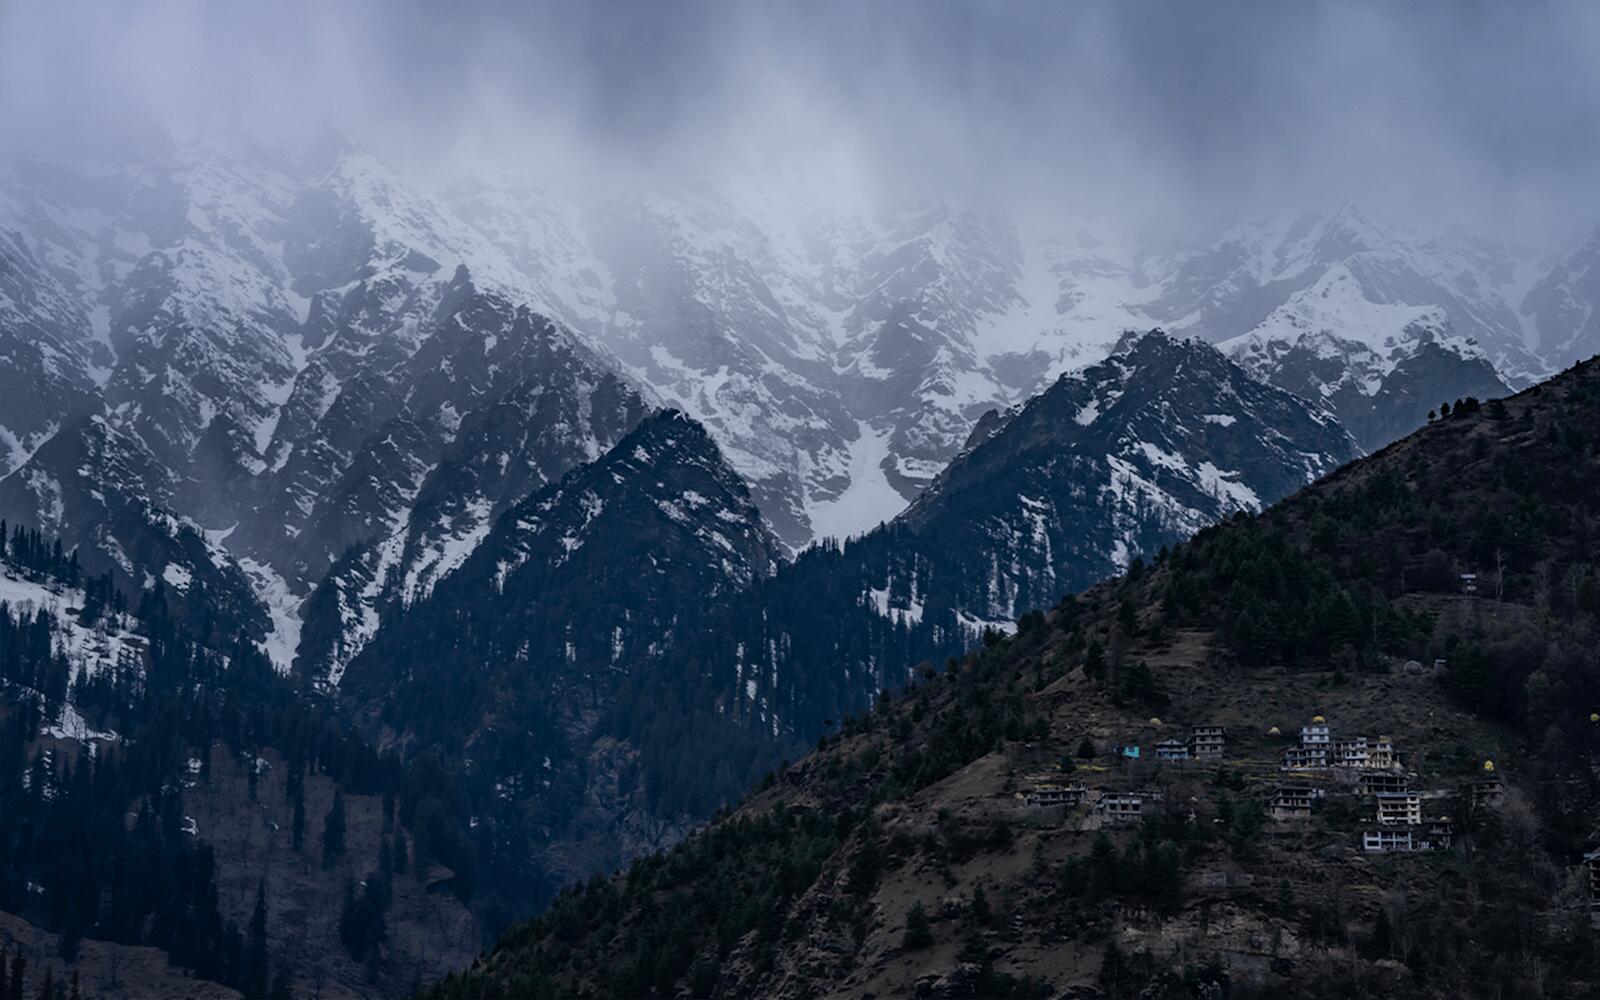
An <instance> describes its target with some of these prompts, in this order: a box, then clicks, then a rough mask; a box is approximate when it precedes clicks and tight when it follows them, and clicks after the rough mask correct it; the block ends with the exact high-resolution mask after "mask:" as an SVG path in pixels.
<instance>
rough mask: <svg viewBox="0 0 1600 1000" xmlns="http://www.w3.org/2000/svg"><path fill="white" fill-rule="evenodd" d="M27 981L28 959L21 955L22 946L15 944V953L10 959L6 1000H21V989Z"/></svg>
mask: <svg viewBox="0 0 1600 1000" xmlns="http://www.w3.org/2000/svg"><path fill="white" fill-rule="evenodd" d="M27 981H28V960H27V959H26V958H24V957H23V955H22V946H21V945H20V944H19V945H17V953H16V955H14V956H12V959H11V983H10V986H9V987H8V989H9V990H10V991H11V992H9V993H7V994H6V1000H22V990H23V987H24V986H25V985H26V983H27Z"/></svg>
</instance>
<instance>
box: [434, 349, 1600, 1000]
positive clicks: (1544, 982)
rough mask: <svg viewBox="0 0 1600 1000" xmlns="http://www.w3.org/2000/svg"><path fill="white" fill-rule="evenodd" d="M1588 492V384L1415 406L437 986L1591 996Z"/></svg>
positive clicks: (1598, 818)
mask: <svg viewBox="0 0 1600 1000" xmlns="http://www.w3.org/2000/svg"><path fill="white" fill-rule="evenodd" d="M1597 497H1600V363H1597V362H1594V361H1591V362H1587V363H1585V364H1583V365H1580V366H1578V367H1576V368H1574V369H1571V370H1569V371H1567V372H1565V373H1563V374H1562V375H1560V376H1558V377H1556V378H1555V379H1553V380H1551V381H1550V382H1548V383H1545V384H1542V385H1539V386H1536V387H1534V388H1532V389H1529V390H1527V391H1525V392H1523V393H1520V394H1519V395H1517V396H1515V397H1512V398H1510V399H1507V400H1504V401H1492V402H1488V403H1482V404H1480V403H1479V402H1478V401H1476V400H1472V399H1466V400H1460V401H1455V402H1453V403H1451V404H1448V405H1446V406H1443V407H1441V408H1440V409H1439V410H1438V412H1437V413H1436V415H1435V418H1434V419H1433V420H1432V421H1430V423H1429V426H1427V427H1426V428H1424V429H1423V430H1421V431H1419V432H1417V433H1416V434H1414V435H1412V436H1411V437H1409V438H1407V439H1405V440H1403V441H1401V442H1399V443H1397V444H1395V445H1393V446H1391V447H1389V448H1387V449H1385V450H1383V451H1382V452H1380V453H1379V454H1377V455H1375V456H1373V457H1371V458H1369V459H1364V460H1362V461H1359V462H1356V463H1354V464H1352V465H1349V466H1347V467H1345V468H1343V469H1341V470H1340V471H1338V472H1336V473H1335V474H1333V475H1331V476H1329V477H1328V478H1326V479H1324V480H1323V481H1321V482H1319V483H1317V484H1316V485H1314V486H1312V487H1310V488H1308V489H1306V490H1303V491H1301V492H1300V493H1298V494H1296V495H1295V496H1293V497H1291V498H1289V499H1288V500H1286V501H1284V502H1282V503H1280V504H1278V505H1276V506H1274V507H1273V508H1271V509H1269V510H1268V511H1267V512H1265V513H1263V514H1261V515H1259V516H1253V517H1252V516H1248V515H1244V514H1240V515H1238V516H1236V517H1235V518H1234V519H1232V520H1231V521H1230V522H1229V523H1227V524H1224V525H1221V526H1219V527H1216V528H1213V529H1209V530H1207V531H1205V532H1202V533H1201V534H1200V535H1199V536H1197V537H1196V538H1195V539H1194V540H1193V541H1191V542H1189V543H1187V544H1183V545H1179V546H1176V547H1174V548H1171V549H1166V550H1163V551H1162V552H1161V553H1160V554H1159V555H1158V556H1156V557H1155V558H1154V559H1153V560H1151V561H1149V562H1146V561H1144V560H1138V561H1135V562H1134V563H1133V564H1132V565H1131V566H1130V568H1129V571H1128V573H1127V574H1126V575H1124V576H1122V577H1120V578H1118V579H1116V580H1112V581H1108V582H1106V583H1104V584H1101V585H1098V586H1095V587H1093V588H1090V589H1089V590H1087V591H1085V592H1083V593H1081V594H1078V595H1075V596H1069V597H1067V598H1066V599H1064V600H1063V601H1061V603H1059V604H1058V605H1057V606H1056V607H1054V608H1053V609H1052V610H1051V611H1049V612H1048V613H1047V614H1030V615H1028V616H1026V617H1024V619H1023V620H1022V621H1021V622H1020V623H1019V626H1020V627H1019V630H1018V631H1017V633H1016V634H1015V636H1014V637H1011V638H1004V639H1002V638H999V637H998V636H994V635H991V641H990V642H989V643H988V644H987V646H986V648H984V649H982V650H980V651H978V652H976V653H974V654H972V655H970V656H968V657H967V658H965V659H964V660H961V661H960V662H953V663H951V664H950V665H949V666H948V668H947V669H944V670H940V671H937V672H936V671H933V670H929V671H928V672H927V674H926V676H925V677H924V678H922V679H921V680H920V681H919V683H917V684H916V685H914V686H913V687H912V688H910V689H909V690H907V691H905V692H904V693H903V694H895V695H892V696H890V695H886V696H885V697H884V698H882V699H881V700H880V703H879V705H878V707H877V708H876V709H875V710H873V711H871V712H870V713H868V714H866V715H864V716H860V717H856V718H852V719H847V720H845V721H843V722H842V723H840V724H839V726H838V728H837V730H836V732H834V733H832V734H830V735H829V736H826V737H824V738H823V739H822V740H821V741H820V742H819V744H818V746H817V748H816V749H815V750H814V751H813V752H812V753H811V754H809V755H808V756H806V757H805V758H803V759H802V760H801V761H799V762H798V763H796V764H794V765H791V766H788V767H785V768H782V769H780V770H778V771H776V772H775V773H774V774H773V775H772V776H771V777H770V779H769V780H768V781H767V782H766V783H765V785H764V786H763V788H762V789H761V790H760V791H758V792H756V793H755V794H753V795H751V796H750V797H749V798H748V799H747V800H746V801H745V802H744V803H743V804H742V805H741V806H740V807H738V808H737V809H735V810H732V811H730V812H727V813H725V814H723V815H721V816H719V817H718V819H717V820H716V821H715V822H713V823H712V824H711V825H710V826H709V827H707V828H706V829H705V830H703V831H702V832H700V833H698V834H696V835H695V836H694V837H692V838H691V839H690V840H688V841H687V842H685V843H683V844H681V845H679V846H677V847H676V848H674V849H672V850H670V851H666V852H662V853H660V854H657V855H653V856H651V857H648V858H645V859H642V860H641V861H639V862H637V863H635V864H634V865H632V866H631V867H630V868H628V869H627V870H626V871H624V872H621V873H619V874H617V875H616V876H614V877H610V878H598V877H597V878H595V879H592V880H590V881H589V882H587V883H586V884H584V885H582V886H578V887H575V888H573V889H572V890H570V891H568V892H566V893H564V894H563V895H562V896H561V897H559V898H558V899H557V901H556V902H555V904H554V905H553V906H552V907H551V909H550V911H549V912H548V913H547V914H546V915H544V916H542V917H540V918H537V919H535V920H533V921H530V922H528V923H526V924H524V925H522V926H520V927H518V928H516V929H515V930H513V931H512V932H511V933H509V934H508V935H507V936H506V937H505V938H504V939H503V941H502V942H501V944H500V945H499V947H498V948H497V949H496V950H495V951H494V952H493V953H492V954H490V955H488V956H487V957H485V958H484V959H482V960H481V961H479V962H478V963H476V964H475V965H474V966H473V967H472V968H471V969H470V970H468V971H467V972H465V973H464V974H462V975H459V976H453V977H451V978H450V979H448V980H446V981H445V982H444V983H442V984H440V985H439V986H437V987H436V988H435V990H434V991H433V995H434V996H437V997H487V996H519V997H521V996H569V995H571V996H597V997H598V996H619V997H620V996H629V997H631V996H649V995H655V996H672V995H683V994H688V995H692V996H718V997H732V996H749V995H763V996H778V997H802V996H807V997H809V996H863V995H869V994H876V995H879V996H899V995H913V994H914V995H918V996H951V997H954V996H974V995H977V996H1003V995H1019V996H1059V995H1062V994H1063V992H1064V991H1066V992H1067V994H1068V995H1079V996H1110V997H1135V996H1138V997H1179V996H1232V997H1247V996H1261V997H1266V996H1283V995H1291V994H1292V995H1295V996H1310V997H1318V996H1329V997H1332V996H1374V997H1375V996H1385V997H1389V996H1417V997H1459V996H1485V997H1488V996H1493V997H1505V996H1529V997H1532V996H1545V997H1585V996H1592V995H1593V994H1594V991H1595V989H1596V988H1597V987H1600V962H1597V959H1600V950H1597V947H1596V934H1597V933H1600V931H1597V930H1596V929H1595V928H1593V927H1592V926H1591V923H1590V917H1589V907H1590V902H1591V901H1590V899H1589V893H1588V884H1589V883H1588V878H1589V877H1588V874H1587V873H1586V872H1585V870H1584V867H1583V862H1584V854H1585V852H1586V851H1592V850H1594V849H1595V847H1596V846H1597V841H1596V838H1597V836H1600V829H1597V822H1600V779H1597V771H1596V768H1595V764H1594V757H1593V755H1594V754H1595V753H1596V751H1597V749H1600V731H1597V729H1596V725H1597V724H1596V723H1595V722H1594V721H1593V720H1594V719H1595V718H1596V717H1597V713H1600V663H1597V662H1596V649H1600V641H1597V640H1600V634H1597V632H1600V626H1597V619H1600V579H1597V576H1596V571H1595V565H1594V564H1595V559H1596V546H1597V545H1600V532H1597V528H1600V521H1597V515H1600V511H1597V510H1596V506H1595V505H1596V503H1597V499H1596V498H1597ZM1205 727H1219V728H1220V729H1221V730H1222V732H1225V734H1226V735H1225V746H1224V745H1223V744H1222V743H1218V744H1217V745H1216V753H1215V755H1214V756H1212V755H1209V754H1208V755H1207V756H1205V757H1202V758H1199V759H1196V758H1197V756H1198V755H1199V753H1200V748H1201V746H1202V745H1203V743H1202V739H1203V736H1204V734H1205V733H1208V732H1210V731H1211V730H1210V729H1208V728H1205ZM1302 727H1303V728H1302ZM1330 729H1331V731H1332V735H1333V739H1332V741H1331V742H1327V743H1323V742H1319V740H1321V739H1322V738H1323V737H1326V735H1327V734H1328V732H1329V730H1330ZM1319 733H1320V734H1322V735H1321V736H1320V737H1319V735H1318V734H1319ZM1357 734H1360V735H1359V736H1358V735H1357ZM1169 740H1170V741H1171V742H1165V741H1169ZM1157 744H1161V745H1162V749H1158V747H1157ZM1178 746H1181V747H1183V752H1182V754H1181V755H1180V753H1179V751H1178V750H1177V749H1176V747H1178ZM1319 747H1321V750H1320V753H1321V754H1322V756H1320V757H1319V756H1318V753H1319V749H1318V748H1319ZM1191 750H1192V751H1193V753H1192V754H1191V752H1190V751H1191ZM1369 750H1370V756H1369ZM1141 751H1142V752H1141ZM1358 758H1359V759H1358ZM1385 788H1388V789H1398V791H1391V792H1390V794H1398V795H1399V796H1400V797H1399V799H1398V800H1396V799H1382V798H1380V797H1378V796H1377V794H1376V791H1375V790H1378V789H1385ZM1396 805H1398V806H1403V807H1405V808H1406V809H1411V808H1414V809H1415V821H1414V822H1413V820H1412V819H1411V817H1410V815H1409V814H1407V815H1405V816H1403V817H1402V818H1401V819H1400V820H1399V821H1398V823H1399V825H1394V823H1395V819H1394V815H1393V814H1392V813H1391V814H1386V813H1385V812H1384V811H1383V810H1384V809H1385V808H1392V807H1395V806H1396ZM1402 844H1403V845H1404V846H1403V847H1402V846H1401V845H1402ZM1074 990H1075V991H1077V992H1076V993H1073V992H1072V991H1074Z"/></svg>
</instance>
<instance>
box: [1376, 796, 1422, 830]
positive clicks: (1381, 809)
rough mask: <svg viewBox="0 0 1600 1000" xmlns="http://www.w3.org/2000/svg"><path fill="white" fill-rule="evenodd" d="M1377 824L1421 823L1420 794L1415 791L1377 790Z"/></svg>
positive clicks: (1403, 824) (1408, 824)
mask: <svg viewBox="0 0 1600 1000" xmlns="http://www.w3.org/2000/svg"><path fill="white" fill-rule="evenodd" d="M1378 825H1379V826H1420V825H1422V796H1421V795H1418V794H1417V793H1416V792H1379V793H1378Z"/></svg>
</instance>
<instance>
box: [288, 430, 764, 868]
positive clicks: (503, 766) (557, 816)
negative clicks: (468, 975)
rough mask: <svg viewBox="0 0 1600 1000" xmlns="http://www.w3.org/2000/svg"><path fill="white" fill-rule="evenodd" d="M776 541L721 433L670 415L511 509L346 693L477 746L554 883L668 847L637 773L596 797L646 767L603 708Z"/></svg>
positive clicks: (734, 588)
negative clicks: (636, 782)
mask: <svg viewBox="0 0 1600 1000" xmlns="http://www.w3.org/2000/svg"><path fill="white" fill-rule="evenodd" d="M780 551H781V549H780V547H779V545H778V543H777V541H776V539H775V538H773V536H772V534H771V532H770V531H769V530H768V528H767V527H766V525H765V523H764V522H763V520H762V518H761V515H760V512H759V511H758V510H757V508H756V506H755V503H754V501H753V500H752V498H751V495H750V491H749V489H748V488H747V487H746V485H745V484H744V482H743V480H742V479H741V478H740V477H739V476H738V475H737V474H736V473H735V472H733V470H732V469H731V468H729V466H728V465H727V463H726V462H725V461H724V460H723V458H722V455H721V453H720V451H719V450H718V448H717V446H716V444H715V443H714V442H713V441H712V439H711V437H710V436H709V435H708V434H707V433H706V432H705V430H704V429H703V428H702V427H700V426H699V425H698V424H696V423H695V422H694V421H693V420H691V419H689V418H688V417H686V416H684V415H683V414H682V413H681V412H678V411H675V410H667V411H662V412H660V413H657V414H654V415H652V416H650V417H649V418H647V419H645V420H644V421H643V423H641V424H640V425H639V426H638V428H637V429H635V430H634V431H633V433H631V434H629V435H628V436H626V437H624V438H623V439H622V440H621V441H620V442H619V443H618V444H617V445H616V446H615V447H614V448H612V449H611V450H610V451H609V452H607V453H606V454H605V455H603V456H601V457H600V458H599V459H598V460H596V461H595V462H593V463H590V464H588V465H585V466H583V467H581V468H579V469H577V470H575V471H574V472H572V473H570V474H569V475H567V476H566V477H564V478H563V479H562V480H561V481H560V482H559V483H555V484H552V485H550V486H548V487H546V488H544V489H542V490H539V491H537V492H535V493H533V494H532V495H531V496H529V497H528V498H527V499H525V500H523V501H521V502H520V503H518V504H516V505H515V506H513V507H511V508H510V509H509V510H507V511H506V512H505V513H504V514H503V515H502V516H501V517H500V518H499V519H498V520H497V521H496V522H495V525H494V527H493V529H492V530H491V531H490V532H489V533H488V537H487V538H486V539H485V540H484V541H483V543H482V544H481V545H480V546H478V547H477V549H476V550H475V551H474V552H473V554H472V555H471V556H470V557H468V559H467V560H466V562H465V563H464V564H463V565H462V566H461V568H460V569H459V570H457V571H456V572H455V573H453V574H451V575H450V576H448V577H446V578H445V579H444V580H443V581H441V582H440V583H439V585H438V586H437V587H436V588H435V589H434V590H433V592H432V594H431V595H430V596H428V597H426V598H424V599H422V600H420V601H418V602H417V603H416V604H414V605H412V606H411V608H410V609H409V611H408V612H407V614H406V615H404V616H403V617H401V618H399V619H397V620H396V621H395V622H394V623H393V624H392V625H389V626H387V627H385V628H384V629H382V630H381V631H380V632H379V633H378V636H377V638H376V639H375V640H374V642H373V644H372V645H371V646H370V647H369V648H368V649H367V650H366V651H365V652H363V653H362V654H361V655H360V656H357V657H356V658H355V659H354V661H353V662H352V663H351V664H350V665H349V668H348V671H347V672H346V674H345V676H344V678H343V681H342V684H341V686H340V691H341V695H342V696H343V697H344V698H345V699H346V700H347V701H348V702H349V703H351V704H353V705H357V706H362V707H364V708H366V709H367V710H369V711H370V712H371V713H372V714H373V715H374V717H375V718H376V719H378V720H380V721H381V722H382V724H383V725H384V726H385V727H387V728H388V729H390V730H392V731H393V732H394V733H395V735H396V736H398V737H399V738H401V739H404V740H411V739H416V740H418V741H419V742H420V745H421V746H425V747H464V749H465V752H466V753H468V754H469V755H470V756H471V757H472V759H473V760H474V761H476V762H477V766H476V767H475V768H474V769H473V770H474V776H473V777H472V778H471V779H468V783H475V784H480V785H483V786H485V787H484V790H485V791H486V792H487V793H488V799H489V801H491V802H492V803H494V808H495V809H497V810H503V811H505V813H506V815H507V816H512V815H516V816H525V817H532V818H534V819H535V820H536V821H537V822H536V823H534V824H533V826H536V827H538V828H541V829H543V831H544V832H543V834H542V836H541V837H540V838H539V843H538V844H536V845H535V846H534V851H533V856H532V857H530V858H528V859H526V860H525V862H524V863H526V864H530V865H534V866H536V867H538V868H540V869H541V870H542V873H543V876H544V877H545V878H546V879H547V880H548V882H547V884H548V887H549V888H553V887H555V886H557V885H559V884H561V883H562V882H563V881H565V880H566V879H568V878H575V877H581V876H582V875H583V874H584V873H585V872H590V871H593V870H595V869H596V868H597V867H600V868H603V867H606V866H609V865H612V864H615V863H616V862H617V861H618V860H620V859H621V858H622V857H625V856H629V855H631V854H633V853H636V852H637V851H639V850H641V849H645V848H648V847H652V846H660V845H661V843H663V838H664V837H666V836H667V833H668V827H667V826H663V825H660V824H657V823H651V822H648V821H647V820H646V819H645V815H646V812H645V810H644V802H643V796H642V795H641V794H639V790H638V789H635V788H633V787H631V782H628V783H626V784H628V785H629V787H625V788H623V789H622V792H623V793H625V794H622V795H618V794H615V789H613V793H612V794H609V795H607V794H599V793H601V792H603V791H604V789H605V787H606V786H607V784H608V783H611V782H615V781H616V780H617V777H618V776H617V774H616V773H615V770H616V769H618V768H621V769H623V770H626V771H628V772H630V773H633V774H638V773H639V771H640V769H641V766H642V765H641V764H640V763H639V762H638V761H637V760H636V759H635V757H636V755H635V754H634V753H633V752H632V751H630V750H629V749H628V748H627V747H624V746H620V745H618V744H617V743H616V742H615V741H614V740H610V739H606V738H605V737H607V736H608V735H609V734H608V732H607V728H606V727H607V725H608V723H607V716H608V715H609V714H611V713H612V712H613V711H614V710H617V699H618V698H619V697H623V698H625V697H627V696H628V690H627V688H628V685H629V683H630V681H631V680H632V679H635V678H637V677H638V676H639V675H645V674H648V673H650V672H651V671H652V670H653V669H655V667H656V666H657V665H658V664H659V662H660V660H661V658H662V656H663V655H664V653H665V652H666V650H667V648H668V647H669V646H670V644H671V640H672V638H673V636H674V634H675V633H677V632H679V631H689V632H694V631H698V630H700V629H702V628H703V627H704V625H705V622H706V621H707V620H708V619H709V618H710V616H711V615H712V613H713V612H714V611H715V610H717V609H718V608H719V607H720V606H721V605H722V604H723V603H724V602H725V601H726V600H727V599H728V598H729V597H730V596H732V595H733V594H735V593H738V592H741V591H744V590H746V589H748V588H749V587H750V585H751V584H752V583H754V582H755V581H756V580H759V579H762V578H765V577H767V576H769V575H770V574H771V573H772V572H773V570H774V569H775V568H776V566H777V562H778V556H779V553H780ZM316 624H317V621H316V619H315V618H313V619H312V620H311V621H310V622H308V626H315V625H316ZM638 709H639V710H645V711H651V710H652V708H651V707H650V706H638ZM634 710H635V709H634V708H629V709H628V711H634ZM646 770H648V768H646ZM591 786H592V788H593V790H594V791H595V792H596V794H594V795H590V794H589V793H588V789H590V788H591ZM463 794H464V795H466V796H468V797H469V798H470V797H471V796H472V795H473V794H474V792H473V791H472V790H471V789H467V790H464V792H463ZM674 835H676V834H674Z"/></svg>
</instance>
